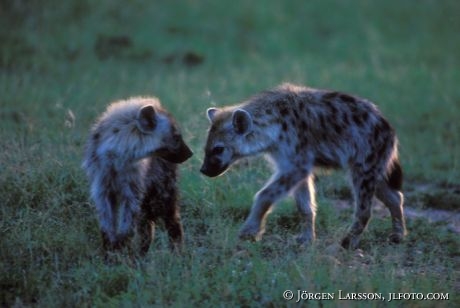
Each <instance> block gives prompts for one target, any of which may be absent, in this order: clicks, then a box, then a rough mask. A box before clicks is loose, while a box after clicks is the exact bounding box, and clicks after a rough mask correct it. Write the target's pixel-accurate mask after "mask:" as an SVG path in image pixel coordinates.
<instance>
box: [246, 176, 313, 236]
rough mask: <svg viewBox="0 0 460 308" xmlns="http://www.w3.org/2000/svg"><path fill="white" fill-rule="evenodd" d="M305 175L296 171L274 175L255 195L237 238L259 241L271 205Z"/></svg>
mask: <svg viewBox="0 0 460 308" xmlns="http://www.w3.org/2000/svg"><path fill="white" fill-rule="evenodd" d="M306 174H308V173H301V172H299V171H297V170H296V171H293V172H284V173H281V174H276V175H275V176H274V177H273V179H272V180H270V181H269V182H268V183H267V185H265V186H264V188H262V189H261V190H260V191H259V192H258V193H257V194H256V196H255V198H254V203H253V205H252V208H251V212H250V213H249V216H248V218H247V219H246V221H245V223H244V224H243V227H242V228H241V230H240V234H239V237H240V238H242V239H256V240H260V239H261V237H262V235H263V233H264V232H265V220H266V216H267V215H268V214H269V213H270V211H271V208H272V205H273V204H274V203H276V202H277V201H278V200H280V199H281V198H283V197H284V196H286V195H287V193H288V192H289V191H290V190H291V189H292V188H294V187H295V185H296V184H297V183H299V181H301V180H302V179H303V178H305V176H306Z"/></svg>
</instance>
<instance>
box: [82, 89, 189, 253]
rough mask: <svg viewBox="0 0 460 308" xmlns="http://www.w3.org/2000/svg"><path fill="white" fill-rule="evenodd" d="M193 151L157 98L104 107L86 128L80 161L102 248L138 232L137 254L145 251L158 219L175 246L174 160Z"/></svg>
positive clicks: (178, 225)
mask: <svg viewBox="0 0 460 308" xmlns="http://www.w3.org/2000/svg"><path fill="white" fill-rule="evenodd" d="M192 154H193V153H192V151H191V150H190V148H189V147H188V146H187V145H186V144H185V142H184V140H183V139H182V136H181V134H180V131H179V128H178V125H177V124H176V121H175V120H174V119H173V117H172V116H171V115H170V114H169V113H168V112H167V111H166V110H165V109H164V108H163V107H162V106H161V104H160V102H159V101H158V100H157V99H156V98H142V97H135V98H131V99H128V100H124V101H119V102H115V103H113V104H111V105H110V106H109V107H108V108H107V110H106V111H105V112H104V113H103V114H102V116H101V117H100V118H99V119H98V120H97V121H96V123H95V124H94V126H93V127H92V129H91V134H90V137H89V138H88V142H87V145H86V151H85V158H84V162H83V168H84V169H85V171H86V173H87V175H88V179H89V182H90V188H91V198H92V200H93V201H94V203H95V207H96V210H97V214H98V220H99V225H100V229H101V234H102V240H103V246H104V249H105V250H106V251H111V250H118V249H120V248H122V247H125V246H127V244H128V240H129V239H131V238H132V236H133V235H134V234H135V230H137V233H138V235H139V239H140V253H141V254H142V255H143V254H146V253H147V251H148V249H149V246H150V243H151V241H152V237H153V231H154V225H155V222H156V221H157V220H158V219H162V220H163V221H164V223H165V227H166V230H167V232H168V235H169V238H170V242H171V244H172V246H174V247H175V246H178V245H180V243H181V242H182V238H183V229H182V224H181V220H180V214H179V207H178V204H177V203H178V189H177V184H176V182H177V164H180V163H182V162H184V161H186V160H187V159H188V158H190V157H191V156H192ZM135 226H136V227H137V228H134V227H135Z"/></svg>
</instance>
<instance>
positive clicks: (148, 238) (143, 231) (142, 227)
mask: <svg viewBox="0 0 460 308" xmlns="http://www.w3.org/2000/svg"><path fill="white" fill-rule="evenodd" d="M137 232H138V234H139V241H140V255H141V256H145V255H146V254H147V252H148V251H149V248H150V244H151V243H152V240H153V236H154V232H155V222H154V221H153V220H151V219H150V217H149V215H148V214H147V213H145V211H143V212H142V213H141V215H140V218H139V223H138V225H137Z"/></svg>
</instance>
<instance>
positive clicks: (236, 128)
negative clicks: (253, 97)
mask: <svg viewBox="0 0 460 308" xmlns="http://www.w3.org/2000/svg"><path fill="white" fill-rule="evenodd" d="M207 116H208V119H209V121H210V122H211V127H210V129H209V132H208V139H207V141H206V146H205V149H204V151H205V157H204V162H203V165H202V166H201V169H200V171H201V173H203V174H204V175H206V176H209V177H215V176H218V175H220V174H222V173H224V172H225V171H226V170H227V169H228V167H229V166H230V165H231V164H232V163H233V162H235V161H236V160H237V159H239V158H241V157H244V156H247V155H250V154H252V153H251V152H252V151H251V139H252V138H251V135H252V132H253V120H252V117H251V115H250V114H249V113H248V112H247V111H246V110H244V109H239V108H238V109H231V110H225V109H217V108H209V109H208V110H207Z"/></svg>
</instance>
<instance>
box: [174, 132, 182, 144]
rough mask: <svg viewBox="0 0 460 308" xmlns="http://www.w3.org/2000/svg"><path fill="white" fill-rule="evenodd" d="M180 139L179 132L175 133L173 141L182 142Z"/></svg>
mask: <svg viewBox="0 0 460 308" xmlns="http://www.w3.org/2000/svg"><path fill="white" fill-rule="evenodd" d="M180 139H181V137H180V135H179V134H175V135H174V136H173V141H174V142H175V143H179V142H180Z"/></svg>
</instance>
